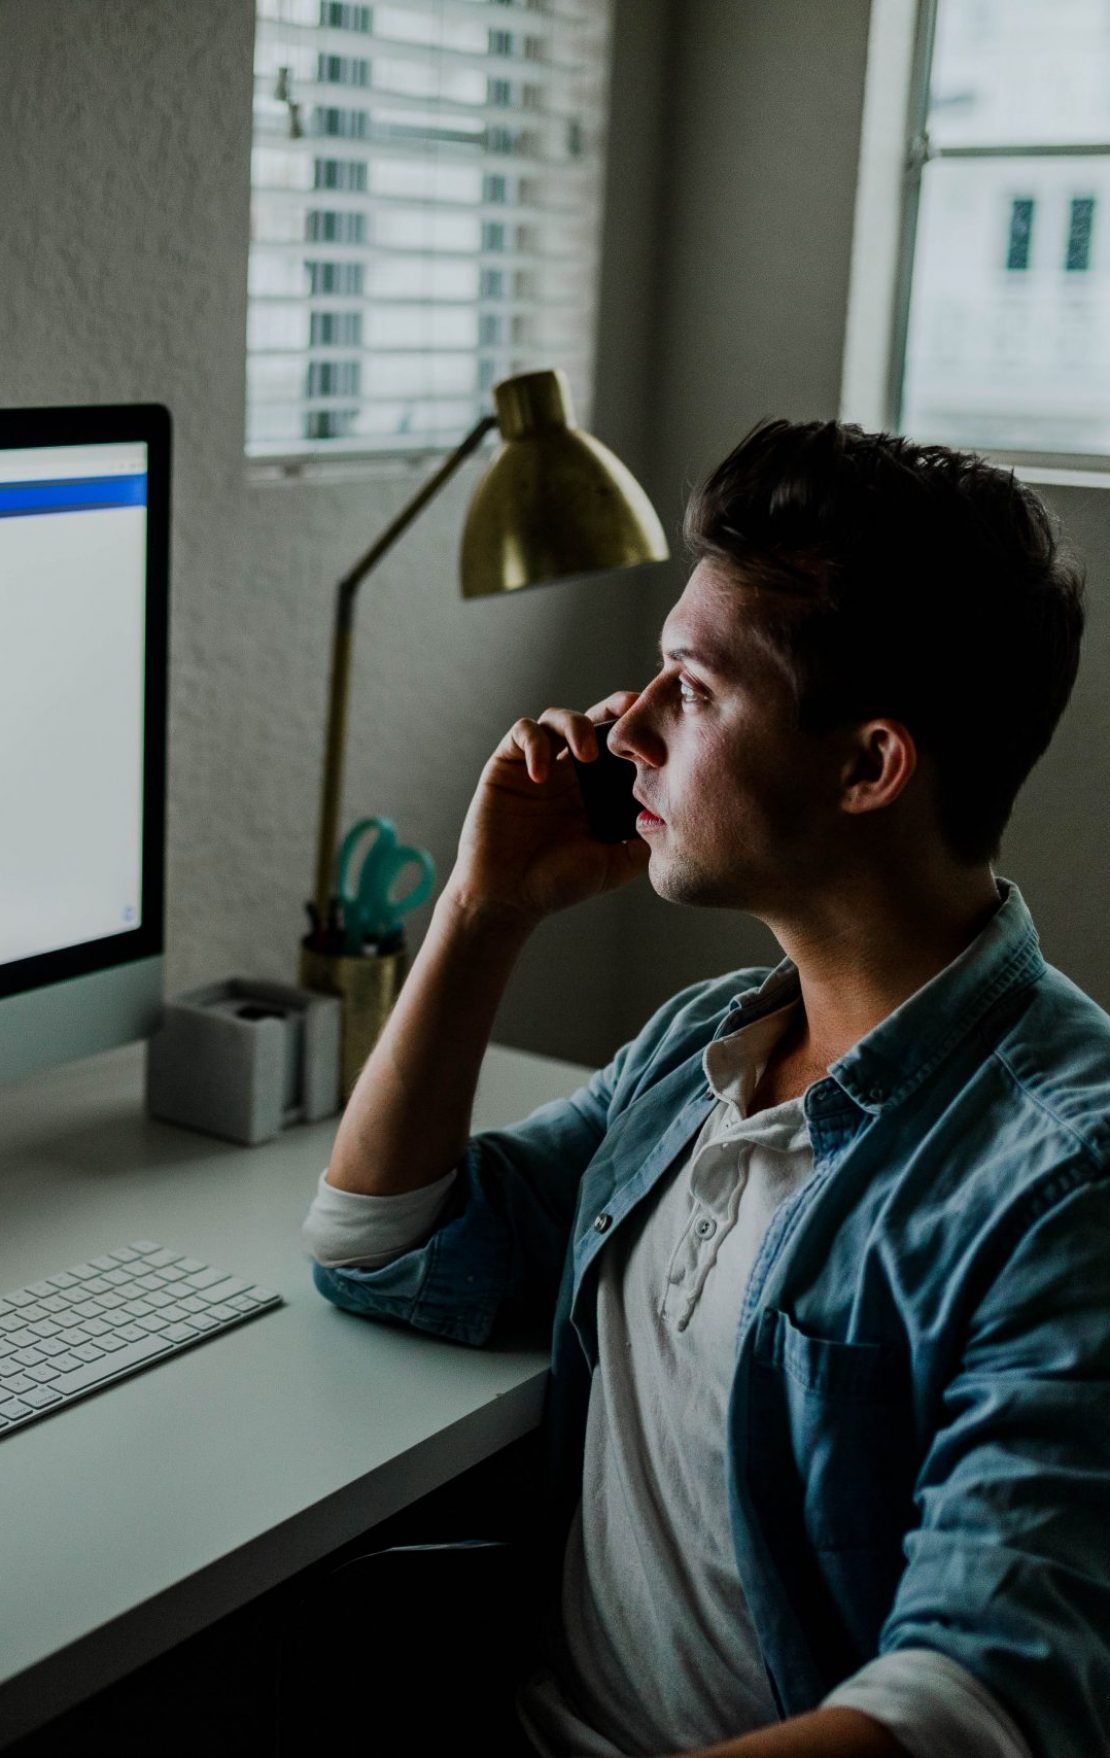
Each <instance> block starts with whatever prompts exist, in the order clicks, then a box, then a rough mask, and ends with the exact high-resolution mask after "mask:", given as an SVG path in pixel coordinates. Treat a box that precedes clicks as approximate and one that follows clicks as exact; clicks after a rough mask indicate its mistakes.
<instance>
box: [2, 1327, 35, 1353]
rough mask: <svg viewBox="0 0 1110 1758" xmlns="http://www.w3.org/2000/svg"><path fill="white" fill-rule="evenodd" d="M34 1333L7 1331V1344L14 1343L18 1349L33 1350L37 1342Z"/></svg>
mask: <svg viewBox="0 0 1110 1758" xmlns="http://www.w3.org/2000/svg"><path fill="white" fill-rule="evenodd" d="M38 1340H39V1339H38V1338H37V1337H36V1336H35V1333H34V1331H9V1332H8V1342H9V1343H14V1344H15V1345H16V1347H17V1348H18V1349H29V1348H33V1347H34V1345H35V1344H36V1343H37V1342H38Z"/></svg>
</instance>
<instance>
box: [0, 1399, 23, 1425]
mask: <svg viewBox="0 0 1110 1758" xmlns="http://www.w3.org/2000/svg"><path fill="white" fill-rule="evenodd" d="M30 1414H31V1406H30V1404H25V1403H24V1402H23V1400H22V1399H21V1398H6V1399H5V1400H4V1402H3V1403H2V1404H0V1416H6V1417H7V1418H8V1420H9V1422H14V1421H15V1419H16V1417H17V1416H30Z"/></svg>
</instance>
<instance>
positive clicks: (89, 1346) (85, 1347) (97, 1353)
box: [73, 1343, 104, 1361]
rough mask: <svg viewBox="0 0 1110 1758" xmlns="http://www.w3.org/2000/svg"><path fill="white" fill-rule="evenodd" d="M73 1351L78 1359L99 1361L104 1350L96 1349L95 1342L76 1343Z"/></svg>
mask: <svg viewBox="0 0 1110 1758" xmlns="http://www.w3.org/2000/svg"><path fill="white" fill-rule="evenodd" d="M73 1353H74V1355H76V1357H77V1359H78V1361H99V1360H100V1358H101V1356H102V1355H103V1354H104V1351H103V1349H98V1348H97V1346H96V1344H95V1343H78V1344H77V1345H76V1347H75V1348H74V1351H73Z"/></svg>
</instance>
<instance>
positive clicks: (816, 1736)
mask: <svg viewBox="0 0 1110 1758" xmlns="http://www.w3.org/2000/svg"><path fill="white" fill-rule="evenodd" d="M673 1758H679V1754H677V1753H676V1754H674V1755H673ZM681 1758H910V1754H909V1753H908V1752H907V1751H906V1748H905V1746H903V1745H902V1743H901V1741H899V1740H896V1739H895V1738H894V1735H893V1734H889V1733H887V1730H886V1728H885V1727H883V1726H882V1725H881V1724H880V1723H879V1722H877V1721H875V1719H874V1718H873V1717H872V1716H870V1715H865V1714H864V1713H863V1711H862V1709H832V1708H830V1709H813V1710H811V1711H810V1712H809V1714H808V1715H794V1716H791V1718H790V1720H789V1721H780V1722H776V1723H775V1725H774V1727H766V1728H759V1729H757V1731H756V1732H755V1733H753V1734H742V1735H741V1736H740V1737H739V1739H735V1740H725V1741H723V1742H722V1743H721V1744H720V1745H718V1746H706V1747H704V1748H702V1749H699V1750H698V1751H697V1752H687V1753H683V1754H682V1755H681Z"/></svg>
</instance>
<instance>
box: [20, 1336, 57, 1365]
mask: <svg viewBox="0 0 1110 1758" xmlns="http://www.w3.org/2000/svg"><path fill="white" fill-rule="evenodd" d="M19 1353H20V1356H21V1357H22V1358H25V1357H26V1356H28V1355H35V1356H37V1357H38V1358H39V1360H40V1361H41V1359H42V1357H43V1356H44V1355H46V1356H50V1357H53V1356H55V1355H62V1354H64V1353H65V1344H64V1343H60V1342H59V1341H58V1339H57V1337H40V1338H39V1340H38V1342H37V1343H36V1345H35V1347H34V1348H33V1349H21V1350H20V1351H19Z"/></svg>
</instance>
